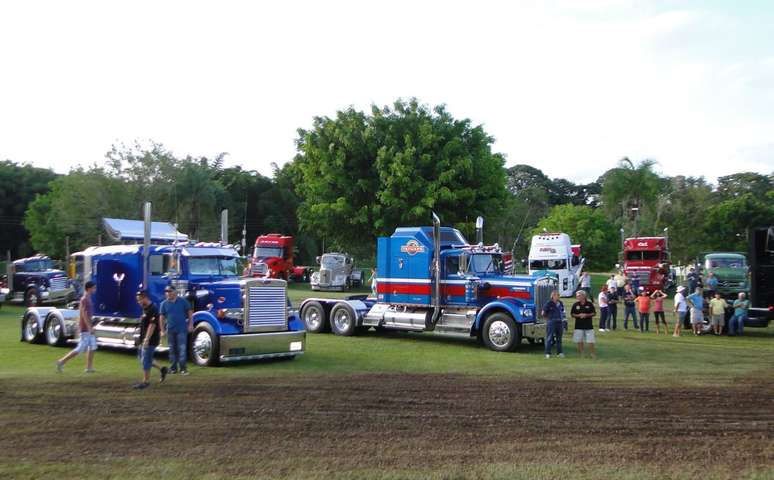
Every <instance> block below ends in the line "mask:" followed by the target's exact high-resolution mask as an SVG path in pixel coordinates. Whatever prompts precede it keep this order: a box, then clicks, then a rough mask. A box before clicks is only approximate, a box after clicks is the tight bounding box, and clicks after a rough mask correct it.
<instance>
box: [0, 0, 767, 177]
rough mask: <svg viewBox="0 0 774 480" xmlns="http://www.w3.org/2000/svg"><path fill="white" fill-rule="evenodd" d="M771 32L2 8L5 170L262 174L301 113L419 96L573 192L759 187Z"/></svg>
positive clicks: (529, 7)
mask: <svg viewBox="0 0 774 480" xmlns="http://www.w3.org/2000/svg"><path fill="white" fill-rule="evenodd" d="M772 25H774V2H772V1H765V0H764V1H752V0H745V1H733V0H729V1H726V2H719V1H706V0H705V1H679V0H674V1H653V2H644V1H625V0H589V1H581V0H577V1H576V0H565V1H522V2H507V1H502V2H487V1H481V0H478V1H475V2H473V1H463V2H454V1H437V2H436V1H422V0H413V1H402V0H390V1H382V2H373V1H372V2H367V1H352V2H343V1H341V2H339V1H334V0H328V1H308V2H306V1H304V2H294V1H282V2H271V3H270V2H257V1H253V2H247V1H245V2H230V1H217V2H216V1H212V2H194V1H180V2H172V1H160V0H156V1H137V0H134V1H126V2H118V1H94V2H84V1H75V0H69V1H31V0H24V1H22V0H18V1H12V0H11V1H3V2H2V3H0V66H1V69H0V159H10V160H13V161H16V162H28V163H31V164H33V165H35V166H40V167H51V168H54V169H55V170H56V171H58V172H63V173H64V172H67V171H68V170H69V169H70V167H73V166H76V165H79V164H80V165H91V164H93V163H95V162H101V161H102V159H103V158H104V153H105V152H106V151H108V150H109V149H110V146H111V145H112V144H114V143H116V144H117V143H122V142H123V143H127V144H131V143H133V142H134V141H135V140H140V141H147V140H148V139H152V140H154V141H156V142H160V143H163V144H164V145H165V146H167V147H168V148H169V149H171V150H172V151H174V152H175V153H176V154H179V155H186V154H191V155H196V156H198V155H205V156H212V155H215V154H217V153H220V152H228V153H229V156H228V157H227V164H229V165H234V164H238V165H241V166H242V167H243V168H246V169H253V170H257V171H259V172H261V173H263V174H266V175H270V174H271V167H270V164H271V163H272V162H276V163H278V164H283V163H285V162H287V161H288V160H290V159H291V158H292V157H293V155H294V153H295V144H294V139H295V138H296V130H297V129H298V128H308V127H310V126H311V123H312V118H313V117H314V116H323V115H327V116H331V115H334V114H335V112H336V110H340V109H344V108H346V107H348V106H350V105H353V106H355V107H356V108H358V109H367V108H368V107H369V105H370V104H372V103H375V104H377V105H380V106H381V105H385V104H391V103H392V102H393V101H394V100H395V99H396V98H399V97H402V98H409V97H417V98H418V99H419V100H420V101H421V102H423V103H427V104H430V105H436V104H439V103H445V104H446V105H447V107H448V110H449V111H450V112H451V113H452V115H454V116H455V117H457V118H470V119H471V120H472V121H473V122H474V123H476V124H483V125H484V128H485V129H486V131H487V132H488V133H489V134H490V135H492V136H494V137H495V139H496V143H495V145H494V149H495V151H498V152H502V153H504V154H505V155H506V157H507V165H508V166H510V165H514V164H517V163H526V164H529V165H533V166H535V167H537V168H540V169H542V170H543V171H544V172H546V173H547V174H548V175H549V176H552V177H564V178H568V179H570V180H573V181H575V182H585V181H590V180H594V179H596V178H597V177H598V176H599V175H600V174H601V173H602V172H604V171H605V170H607V169H608V168H610V167H612V166H614V165H615V163H616V161H617V160H618V159H620V158H621V157H623V156H629V157H630V158H632V159H635V160H639V159H642V158H646V157H647V158H653V159H655V160H657V161H658V162H659V166H658V169H659V170H660V171H661V172H662V173H664V174H668V175H677V174H689V175H695V176H698V175H704V176H706V177H707V178H708V179H709V180H711V181H714V180H715V179H716V178H717V177H718V176H720V175H724V174H728V173H733V172H738V171H745V170H750V171H757V172H760V173H769V172H771V171H773V170H774V39H773V37H772V28H774V27H772ZM4 187H5V186H4Z"/></svg>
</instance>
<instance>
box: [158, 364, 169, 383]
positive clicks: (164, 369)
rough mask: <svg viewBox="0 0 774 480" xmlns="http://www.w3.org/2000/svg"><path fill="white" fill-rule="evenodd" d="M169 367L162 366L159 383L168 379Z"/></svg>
mask: <svg viewBox="0 0 774 480" xmlns="http://www.w3.org/2000/svg"><path fill="white" fill-rule="evenodd" d="M168 371H169V369H168V368H167V367H161V378H160V379H159V383H161V382H163V381H164V380H166V379H167V372H168Z"/></svg>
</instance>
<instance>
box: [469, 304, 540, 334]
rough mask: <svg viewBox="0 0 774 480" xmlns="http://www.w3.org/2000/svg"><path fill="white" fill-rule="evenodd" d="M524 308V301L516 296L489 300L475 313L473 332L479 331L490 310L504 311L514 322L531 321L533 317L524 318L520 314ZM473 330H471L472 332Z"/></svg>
mask: <svg viewBox="0 0 774 480" xmlns="http://www.w3.org/2000/svg"><path fill="white" fill-rule="evenodd" d="M522 308H524V303H523V302H522V301H520V300H519V299H517V298H511V297H508V298H503V299H500V300H495V301H494V302H489V303H488V304H486V306H484V308H482V309H481V310H479V312H478V314H477V315H476V321H475V322H473V329H474V330H475V332H479V331H481V325H483V323H484V319H485V318H486V317H487V315H489V314H490V313H492V312H496V311H500V312H505V313H507V314H508V315H510V316H511V317H512V318H513V321H515V322H516V323H525V322H532V321H534V319H532V318H524V317H523V316H522V314H521V310H522ZM472 333H473V332H471V334H472Z"/></svg>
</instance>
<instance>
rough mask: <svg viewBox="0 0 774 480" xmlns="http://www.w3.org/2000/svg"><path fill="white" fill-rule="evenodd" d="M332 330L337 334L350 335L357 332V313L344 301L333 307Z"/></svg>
mask: <svg viewBox="0 0 774 480" xmlns="http://www.w3.org/2000/svg"><path fill="white" fill-rule="evenodd" d="M330 324H331V331H333V333H334V334H335V335H341V336H344V337H350V336H352V335H354V334H355V330H356V329H357V328H356V327H357V325H356V324H357V321H356V320H355V313H354V312H353V311H352V309H350V308H349V305H347V304H344V303H339V304H336V305H335V306H334V307H333V308H332V309H331V320H330Z"/></svg>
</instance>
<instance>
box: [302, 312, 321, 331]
mask: <svg viewBox="0 0 774 480" xmlns="http://www.w3.org/2000/svg"><path fill="white" fill-rule="evenodd" d="M304 322H306V327H307V328H308V329H309V330H313V331H314V330H317V329H319V328H320V325H322V316H321V315H320V311H319V310H318V309H317V308H308V309H306V312H304Z"/></svg>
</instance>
